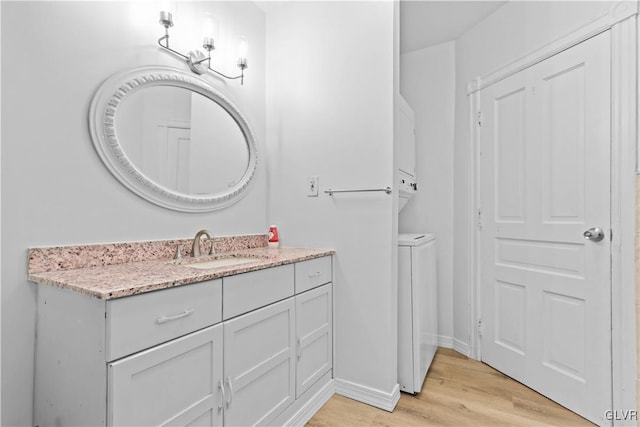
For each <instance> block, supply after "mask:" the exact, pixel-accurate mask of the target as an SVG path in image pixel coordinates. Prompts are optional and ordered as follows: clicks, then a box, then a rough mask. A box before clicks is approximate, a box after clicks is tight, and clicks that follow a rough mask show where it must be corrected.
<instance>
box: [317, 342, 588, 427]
mask: <svg viewBox="0 0 640 427" xmlns="http://www.w3.org/2000/svg"><path fill="white" fill-rule="evenodd" d="M539 425H547V426H592V425H594V424H591V423H590V422H589V421H587V420H585V419H584V418H582V417H580V416H578V415H576V414H575V413H573V412H571V411H569V410H568V409H565V408H563V407H562V406H560V405H558V404H557V403H555V402H553V401H551V400H549V399H547V398H546V397H544V396H542V395H540V394H539V393H536V392H535V391H533V390H531V389H530V388H528V387H525V386H524V385H522V384H520V383H519V382H517V381H514V380H512V379H511V378H509V377H507V376H505V375H503V374H501V373H500V372H498V371H496V370H495V369H493V368H491V367H489V366H487V365H485V364H483V363H481V362H478V361H475V360H472V359H469V358H467V357H466V356H463V355H461V354H460V353H457V352H455V351H453V350H449V349H444V348H440V349H438V352H437V353H436V357H435V359H434V361H433V363H432V365H431V368H430V369H429V373H428V375H427V379H426V380H425V384H424V386H423V388H422V392H421V393H419V394H418V395H417V396H412V395H409V394H406V393H401V397H400V402H398V406H396V409H395V410H394V411H393V412H392V413H389V412H386V411H384V410H382V409H378V408H374V407H373V406H369V405H366V404H364V403H360V402H356V401H355V400H351V399H348V398H346V397H343V396H339V395H337V394H336V395H334V396H333V397H331V399H329V401H328V402H327V403H326V404H325V405H324V406H323V407H322V408H321V409H320V411H318V413H316V414H315V415H314V416H313V418H312V419H311V420H309V422H308V423H307V424H306V427H329V426H389V427H391V426H539Z"/></svg>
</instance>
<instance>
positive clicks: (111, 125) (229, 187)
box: [89, 67, 258, 212]
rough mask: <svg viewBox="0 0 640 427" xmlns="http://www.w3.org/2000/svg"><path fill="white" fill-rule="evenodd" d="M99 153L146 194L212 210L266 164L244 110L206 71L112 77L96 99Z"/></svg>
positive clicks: (94, 135) (93, 115)
mask: <svg viewBox="0 0 640 427" xmlns="http://www.w3.org/2000/svg"><path fill="white" fill-rule="evenodd" d="M89 128H90V131H91V139H92V141H93V145H94V147H95V149H96V152H97V153H98V155H99V156H100V159H101V160H102V162H103V163H104V165H105V166H106V167H107V169H109V171H110V172H111V173H112V174H113V176H114V177H115V178H116V179H118V181H120V182H121V183H122V184H123V185H124V186H125V187H127V188H128V189H129V190H131V191H132V192H134V193H135V194H137V195H138V196H140V197H142V198H144V199H146V200H148V201H150V202H152V203H155V204H156V205H159V206H162V207H165V208H168V209H173V210H177V211H182V212H208V211H213V210H216V209H221V208H224V207H226V206H229V205H231V204H232V203H235V202H237V201H238V200H240V198H242V197H243V196H244V195H246V194H247V190H248V188H249V185H250V184H251V182H252V180H253V178H254V176H255V173H256V168H257V164H258V160H257V159H258V153H257V147H256V141H255V137H254V134H253V131H252V130H251V127H250V126H249V123H248V122H247V120H246V119H245V117H244V115H243V114H242V113H241V112H240V110H238V108H237V107H236V106H235V105H234V104H233V103H232V102H231V101H230V100H229V98H227V96H226V95H225V94H224V93H223V92H222V91H221V90H220V89H218V88H216V87H214V86H213V85H212V84H210V83H209V81H208V80H206V79H205V78H203V77H199V76H196V75H193V74H190V73H186V72H184V71H182V70H179V69H177V68H172V67H141V68H136V69H132V70H126V71H123V72H121V73H118V74H115V75H113V76H111V77H110V78H108V79H107V80H106V81H105V82H104V83H102V85H101V86H100V87H99V88H98V90H97V92H96V94H95V95H94V97H93V100H92V102H91V109H90V111H89Z"/></svg>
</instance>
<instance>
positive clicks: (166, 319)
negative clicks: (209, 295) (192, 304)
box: [156, 308, 194, 325]
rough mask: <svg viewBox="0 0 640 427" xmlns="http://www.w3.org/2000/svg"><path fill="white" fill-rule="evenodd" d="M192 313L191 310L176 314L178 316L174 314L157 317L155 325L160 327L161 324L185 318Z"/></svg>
mask: <svg viewBox="0 0 640 427" xmlns="http://www.w3.org/2000/svg"><path fill="white" fill-rule="evenodd" d="M193 312H194V310H193V309H192V308H190V309H188V310H185V311H183V312H182V313H178V314H174V315H173V316H162V317H158V318H157V319H156V323H157V324H158V325H162V324H163V323H167V322H170V321H172V320H177V319H181V318H183V317H187V316H188V315H190V314H192V313H193Z"/></svg>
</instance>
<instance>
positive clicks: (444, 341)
mask: <svg viewBox="0 0 640 427" xmlns="http://www.w3.org/2000/svg"><path fill="white" fill-rule="evenodd" d="M438 346H439V347H444V348H451V349H453V350H455V351H457V352H458V353H460V354H464V355H465V356H467V357H469V355H470V354H471V350H470V348H469V344H468V343H466V342H464V341H460V340H459V339H457V338H453V337H449V336H446V335H438Z"/></svg>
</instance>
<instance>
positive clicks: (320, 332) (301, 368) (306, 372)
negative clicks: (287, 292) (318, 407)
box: [296, 284, 333, 398]
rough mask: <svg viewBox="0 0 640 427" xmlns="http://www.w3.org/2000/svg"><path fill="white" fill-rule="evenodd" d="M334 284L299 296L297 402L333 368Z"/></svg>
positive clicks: (297, 304) (297, 318)
mask: <svg viewBox="0 0 640 427" xmlns="http://www.w3.org/2000/svg"><path fill="white" fill-rule="evenodd" d="M332 307H333V304H332V292H331V284H327V285H323V286H320V287H319V288H316V289H312V290H310V291H307V292H304V293H302V294H300V295H296V328H297V343H296V344H297V347H296V352H297V355H296V358H297V364H296V398H298V397H300V396H301V395H302V394H303V393H304V392H305V391H307V390H308V389H309V387H311V386H312V385H313V384H314V383H315V382H316V381H317V380H318V379H320V378H321V377H322V376H323V375H324V374H325V373H327V372H328V371H330V370H331V368H332V367H333V346H332V342H333V339H332V337H333V322H332V317H333V311H332Z"/></svg>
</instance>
